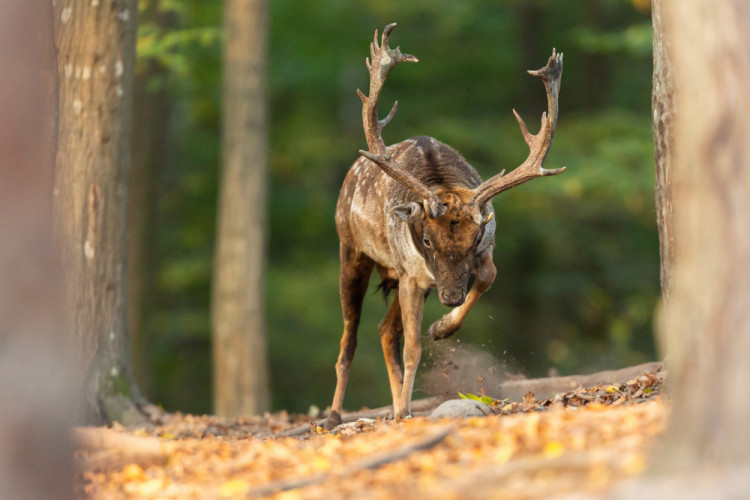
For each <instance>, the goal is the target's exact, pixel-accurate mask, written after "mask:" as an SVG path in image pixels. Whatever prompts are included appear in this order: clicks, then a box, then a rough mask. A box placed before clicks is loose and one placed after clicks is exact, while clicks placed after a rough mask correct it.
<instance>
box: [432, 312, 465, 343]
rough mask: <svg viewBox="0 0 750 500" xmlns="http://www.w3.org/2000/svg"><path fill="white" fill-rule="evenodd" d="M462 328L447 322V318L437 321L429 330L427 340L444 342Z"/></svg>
mask: <svg viewBox="0 0 750 500" xmlns="http://www.w3.org/2000/svg"><path fill="white" fill-rule="evenodd" d="M459 328H461V325H460V324H459V325H456V324H453V323H451V322H450V321H446V320H445V317H442V318H440V319H439V320H437V321H435V322H434V323H433V324H432V325H430V328H429V329H428V330H427V338H428V339H432V340H443V339H447V338H448V337H450V336H451V335H453V334H454V333H456V332H457V331H458V329H459Z"/></svg>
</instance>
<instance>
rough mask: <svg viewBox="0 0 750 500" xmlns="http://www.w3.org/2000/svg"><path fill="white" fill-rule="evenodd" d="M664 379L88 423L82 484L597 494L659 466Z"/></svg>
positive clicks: (280, 492) (455, 495) (97, 490)
mask: <svg viewBox="0 0 750 500" xmlns="http://www.w3.org/2000/svg"><path fill="white" fill-rule="evenodd" d="M665 378H666V373H665V372H664V371H662V370H661V369H660V368H656V369H655V370H653V371H649V372H645V373H642V374H640V375H637V376H634V377H633V378H630V379H628V380H621V381H613V382H612V383H606V384H602V385H596V386H593V387H580V386H579V387H577V388H576V389H573V390H571V391H569V392H565V393H558V394H556V395H554V396H552V397H550V398H549V399H541V400H540V399H537V398H536V397H535V395H534V394H533V393H531V392H527V393H526V394H525V396H523V398H521V399H520V400H516V401H512V400H509V399H506V400H502V401H498V400H485V401H488V402H490V403H491V404H490V406H489V408H490V411H489V412H488V413H489V415H488V416H484V417H470V418H452V419H436V420H431V419H430V418H429V417H426V416H421V417H415V418H412V419H408V420H405V421H401V422H395V421H393V420H389V419H383V418H380V417H379V416H378V417H377V418H374V419H373V418H365V417H362V416H361V415H362V413H360V414H358V415H352V414H350V418H348V419H346V418H345V421H346V420H350V421H351V422H349V423H346V424H344V425H342V426H339V427H338V428H336V429H334V431H332V432H328V431H326V430H324V429H323V428H322V427H319V426H318V423H319V422H316V421H311V420H310V418H309V417H306V416H299V415H298V416H294V415H288V414H287V413H285V412H281V413H276V414H270V415H266V416H264V417H253V418H240V419H226V418H220V417H214V416H193V415H181V414H160V415H155V417H154V421H155V423H154V424H153V425H150V426H147V427H143V428H138V429H126V428H124V427H120V426H114V427H109V428H103V427H87V428H79V429H76V431H75V432H76V441H77V443H78V451H77V457H76V458H77V464H78V467H79V473H78V475H77V481H76V482H77V488H78V493H79V496H80V497H82V498H90V499H135V498H138V499H141V498H145V499H178V498H179V499H183V498H200V499H213V498H216V499H221V498H264V497H269V498H276V499H327V500H328V499H337V498H373V499H390V498H409V497H415V498H422V495H427V496H426V497H424V498H436V499H465V498H509V499H537V498H553V497H556V496H563V495H566V494H570V493H578V494H587V495H598V494H602V493H605V492H607V491H610V490H611V488H613V487H614V486H615V485H616V484H617V483H618V482H620V481H622V480H624V479H626V478H629V477H633V476H636V475H638V474H640V473H642V472H644V471H645V470H646V469H647V468H648V461H647V456H648V452H649V449H650V446H651V445H652V444H653V442H654V440H655V439H654V438H655V437H657V436H658V435H660V434H661V433H662V432H663V430H664V427H665V421H666V417H667V413H668V409H669V403H668V401H667V400H666V399H665V397H664V396H663V395H662V383H663V382H664V380H665ZM417 403H418V404H417V405H416V406H419V403H420V402H417ZM421 404H422V406H423V407H426V406H430V405H433V406H434V404H435V403H434V402H432V401H428V400H423V401H422V402H421ZM365 414H366V413H365ZM374 414H377V412H375V413H374ZM371 415H372V413H371ZM345 417H346V416H345Z"/></svg>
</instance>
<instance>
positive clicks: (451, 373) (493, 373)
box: [419, 339, 526, 398]
mask: <svg viewBox="0 0 750 500" xmlns="http://www.w3.org/2000/svg"><path fill="white" fill-rule="evenodd" d="M509 364H510V363H507V362H506V361H504V360H499V359H498V358H496V357H495V356H493V355H492V354H490V353H489V352H488V350H487V349H486V348H480V347H477V346H473V345H466V344H462V343H461V341H460V339H456V340H444V341H438V342H432V343H431V345H425V353H424V355H423V356H422V369H423V370H424V371H423V374H422V376H421V378H420V384H419V389H421V391H422V392H424V393H426V394H427V395H429V396H445V397H451V398H456V397H458V393H459V392H462V393H464V394H466V393H471V394H475V395H477V396H485V395H486V396H490V397H494V398H500V384H502V383H503V382H505V381H507V380H518V379H524V378H526V377H524V376H523V375H521V374H518V373H514V370H513V367H512V366H509Z"/></svg>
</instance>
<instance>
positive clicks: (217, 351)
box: [212, 0, 269, 416]
mask: <svg viewBox="0 0 750 500" xmlns="http://www.w3.org/2000/svg"><path fill="white" fill-rule="evenodd" d="M267 9H268V8H267V4H266V1H265V0H227V2H226V6H225V12H224V26H225V29H226V41H225V48H224V97H223V99H224V100H223V109H224V119H223V127H224V128H223V134H224V137H223V170H222V175H221V188H220V189H221V191H220V195H219V215H218V234H217V245H216V254H215V256H214V259H215V260H214V284H213V299H212V301H213V303H212V323H213V349H214V406H215V410H216V412H217V413H218V414H220V415H226V416H236V415H243V414H257V413H261V412H263V411H265V410H267V409H268V407H269V390H268V368H267V362H266V342H265V334H264V309H265V304H264V291H265V290H264V289H265V284H264V274H263V267H264V265H265V226H266V186H267V180H266V175H267V174H266V170H267V166H266V165H267V162H268V146H267V124H266V89H265V69H266V58H267V56H266V49H267V47H266V44H267V33H268V10H267Z"/></svg>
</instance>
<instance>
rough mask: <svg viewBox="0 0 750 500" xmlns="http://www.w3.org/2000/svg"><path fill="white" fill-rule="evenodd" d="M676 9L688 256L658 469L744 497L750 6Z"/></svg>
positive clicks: (670, 334)
mask: <svg viewBox="0 0 750 500" xmlns="http://www.w3.org/2000/svg"><path fill="white" fill-rule="evenodd" d="M664 7H665V10H664V16H665V20H666V21H667V23H668V26H667V27H668V30H669V31H668V33H669V35H670V38H671V47H672V49H673V56H674V58H673V70H674V79H673V81H674V84H675V97H676V99H677V102H678V103H679V108H678V113H676V114H675V137H676V143H675V145H676V151H675V165H676V166H677V168H675V170H674V181H673V186H674V202H675V231H676V234H675V239H676V241H677V245H678V246H679V259H678V262H677V263H676V267H675V282H674V290H673V294H672V298H671V301H670V304H669V305H668V306H667V309H666V314H667V322H666V336H667V352H668V354H669V368H670V379H671V383H672V384H673V386H674V403H673V408H672V418H671V421H670V424H669V427H668V431H667V435H666V438H665V442H664V447H663V450H662V455H661V456H660V457H659V458H660V460H657V461H656V464H658V465H657V467H658V468H660V469H661V470H662V471H664V470H667V471H670V472H675V471H678V472H681V473H682V477H683V480H681V481H677V482H674V487H675V488H677V489H679V490H683V492H684V493H686V494H687V496H681V495H675V496H672V498H678V497H679V498H726V497H728V496H732V495H735V496H733V498H741V497H744V496H745V495H746V494H747V490H746V484H747V477H746V470H747V469H746V468H745V469H744V471H743V469H742V467H746V465H747V463H748V461H749V460H750V427H749V426H748V415H750V398H747V397H746V395H745V389H746V387H747V382H748V380H750V363H748V359H750V309H749V308H748V304H750V141H748V137H750V122H749V121H748V120H747V112H748V109H750V92H749V90H750V53H749V52H748V51H747V47H748V46H750V9H748V7H747V4H746V2H745V1H744V0H726V1H724V2H704V1H702V0H679V1H678V0H671V1H668V2H666V3H665V4H664ZM737 466H740V467H737ZM733 470H734V471H735V473H732V471H733ZM722 473H727V474H729V475H728V476H725V477H724V478H722V476H721V475H720V474H722ZM709 474H710V475H711V477H712V478H713V479H712V480H708V478H709ZM720 478H721V479H720ZM725 479H727V480H725ZM701 481H703V482H702V483H701ZM740 492H742V493H740ZM647 496H649V495H647ZM654 498H665V497H664V496H663V495H656V496H654Z"/></svg>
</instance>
